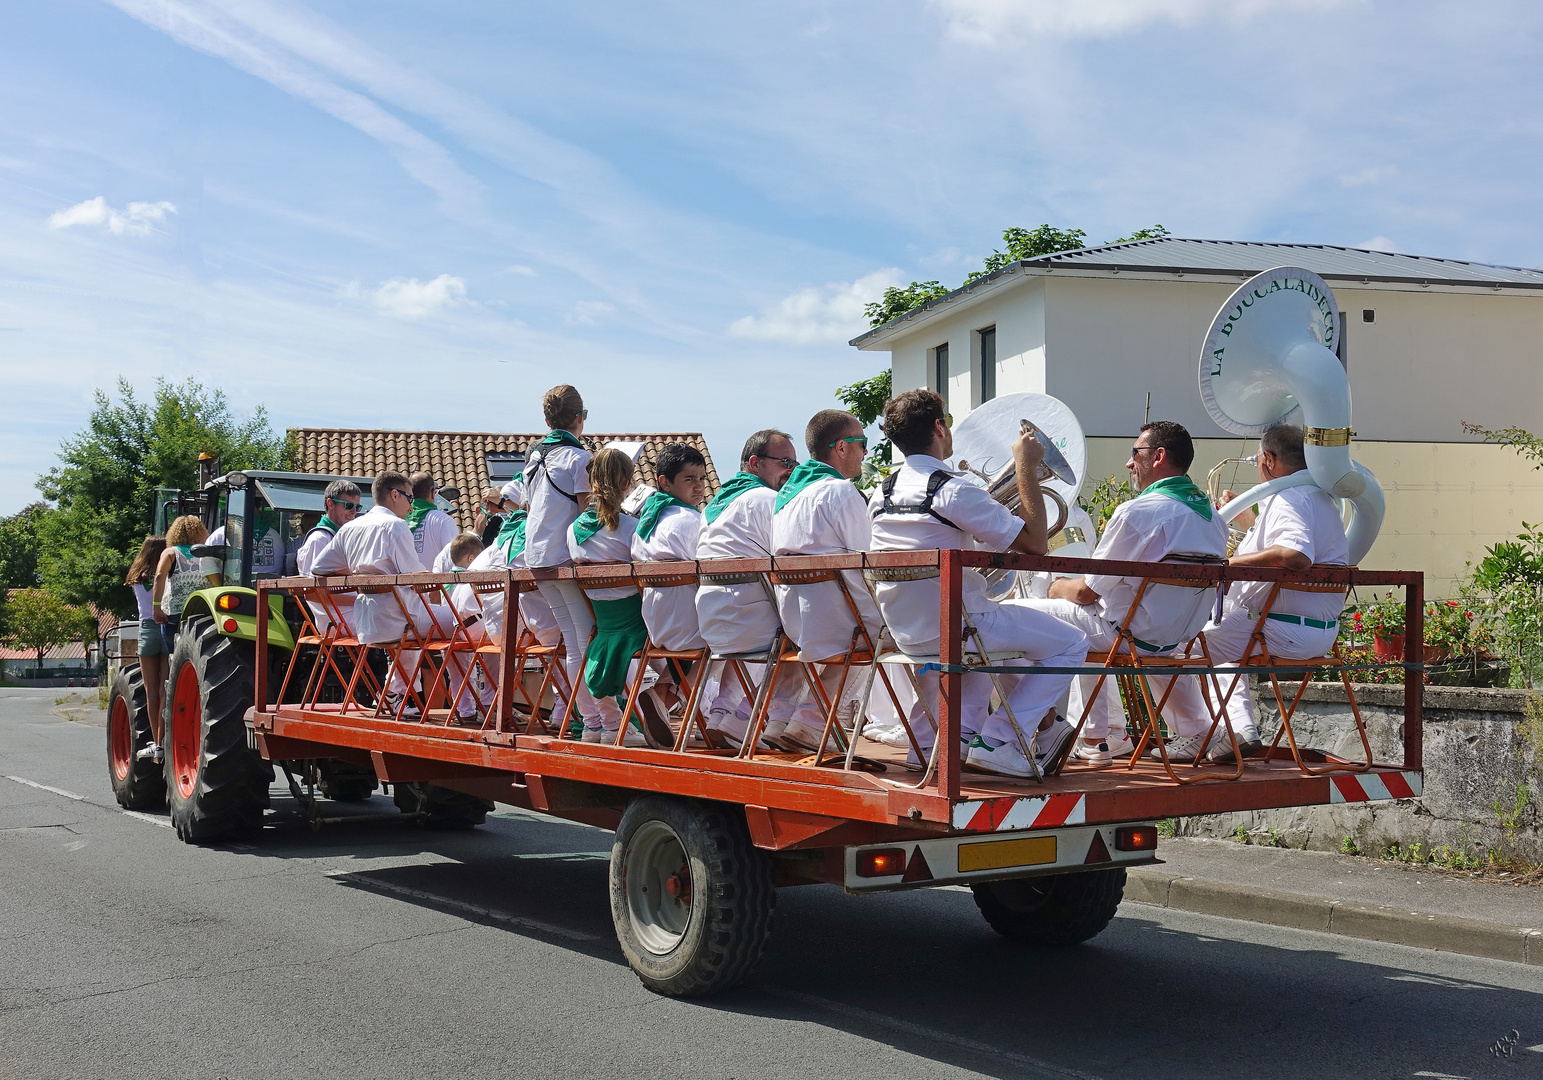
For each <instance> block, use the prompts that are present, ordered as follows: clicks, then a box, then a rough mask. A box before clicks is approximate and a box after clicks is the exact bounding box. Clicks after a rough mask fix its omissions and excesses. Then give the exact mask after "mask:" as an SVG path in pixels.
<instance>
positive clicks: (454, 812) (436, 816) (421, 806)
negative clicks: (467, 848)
mask: <svg viewBox="0 0 1543 1080" xmlns="http://www.w3.org/2000/svg"><path fill="white" fill-rule="evenodd" d="M391 799H392V801H393V802H395V803H396V808H397V809H398V810H400V811H402V813H404V814H427V815H428V816H427V817H426V818H419V819H418V823H419V824H420V825H426V826H427V827H428V828H431V829H470V828H474V827H475V826H478V825H481V824H482V823H483V822H484V821H486V820H487V816H488V811H489V810H492V809H493V804H492V803H491V802H489V801H488V800H487V799H479V798H477V796H475V795H468V794H466V793H465V792H464V791H452V790H451V789H450V788H443V787H439V786H438V785H436V784H422V783H411V784H392V785H391Z"/></svg>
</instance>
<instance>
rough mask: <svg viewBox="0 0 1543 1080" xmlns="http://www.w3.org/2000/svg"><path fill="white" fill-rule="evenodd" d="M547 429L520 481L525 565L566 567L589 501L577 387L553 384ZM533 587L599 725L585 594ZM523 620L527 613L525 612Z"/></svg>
mask: <svg viewBox="0 0 1543 1080" xmlns="http://www.w3.org/2000/svg"><path fill="white" fill-rule="evenodd" d="M541 411H542V415H543V416H544V417H545V419H546V423H547V426H548V427H549V428H551V430H550V431H549V432H547V436H546V438H544V439H542V440H541V442H540V443H538V444H536V445H535V446H534V447H532V448H531V450H530V452H529V453H528V454H527V456H526V462H527V464H526V466H525V471H524V473H523V474H522V477H521V479H522V480H523V482H524V484H525V492H526V497H527V498H528V499H529V500H530V510H529V514H528V516H527V517H526V519H525V565H526V566H528V567H531V568H533V569H541V568H545V567H550V566H568V565H570V564H571V563H572V562H573V557H572V555H570V553H569V551H568V526H570V525H572V524H573V523H574V522H575V521H576V520H578V516H579V514H580V513H582V512H583V510H584V509H585V507H587V506H588V505H589V472H588V467H589V460H590V458H591V457H593V456H594V455H593V454H591V453H590V451H589V450H588V449H587V448H586V447H585V446H584V443H583V442H582V441H581V437H582V436H583V434H584V421H585V420H586V419H587V418H588V416H589V410H588V409H586V408H584V399H583V398H582V397H581V396H580V395H579V392H578V390H577V389H575V388H574V387H572V386H568V385H566V384H564V385H562V386H554V387H553V388H552V389H550V390H548V391H547V392H546V396H545V397H544V398H543V399H542V401H541ZM537 591H538V592H539V593H540V594H541V597H542V599H544V600H545V601H546V602H547V606H548V607H549V608H550V609H551V613H552V617H553V619H554V620H555V621H556V622H557V629H558V634H559V636H560V638H561V640H562V643H563V669H564V670H565V672H566V673H567V676H568V685H569V686H571V687H572V688H573V701H574V705H575V706H576V708H577V709H578V711H579V712H580V713H582V714H583V717H584V723H585V725H586V726H587V727H594V728H599V727H600V714H599V713H598V712H597V711H596V705H595V699H594V697H593V696H592V695H591V694H590V692H589V689H588V688H587V687H586V686H585V685H584V649H585V647H586V646H587V645H588V643H589V636H590V634H591V632H593V630H594V628H595V619H594V616H593V615H591V614H590V611H589V605H587V604H586V603H585V602H584V594H583V593H582V592H580V591H579V587H578V586H577V585H575V584H574V583H573V582H572V581H542V582H539V583H538V585H537ZM527 618H529V614H528V613H527Z"/></svg>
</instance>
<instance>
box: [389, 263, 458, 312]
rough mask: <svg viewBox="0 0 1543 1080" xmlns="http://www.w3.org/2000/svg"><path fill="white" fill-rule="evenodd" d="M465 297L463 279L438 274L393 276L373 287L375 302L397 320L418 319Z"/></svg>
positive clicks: (456, 302) (456, 303)
mask: <svg viewBox="0 0 1543 1080" xmlns="http://www.w3.org/2000/svg"><path fill="white" fill-rule="evenodd" d="M465 299H466V279H465V278H458V277H451V276H450V275H449V274H440V275H439V277H437V278H434V279H433V280H432V281H419V280H418V279H417V278H392V279H391V280H390V281H385V282H382V283H381V286H380V288H378V289H376V290H375V304H376V306H377V307H379V308H380V310H381V311H382V312H383V313H384V314H386V315H391V316H393V317H395V318H398V319H421V318H423V317H424V316H425V315H433V314H434V313H435V312H437V311H440V310H442V309H443V308H447V307H455V306H456V305H458V304H460V303H461V302H462V301H463V300H465Z"/></svg>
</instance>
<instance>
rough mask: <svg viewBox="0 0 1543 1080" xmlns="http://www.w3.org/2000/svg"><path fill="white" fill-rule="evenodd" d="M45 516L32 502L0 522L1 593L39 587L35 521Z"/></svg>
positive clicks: (45, 508) (43, 509)
mask: <svg viewBox="0 0 1543 1080" xmlns="http://www.w3.org/2000/svg"><path fill="white" fill-rule="evenodd" d="M47 513H48V505H47V504H46V503H41V502H35V503H33V504H32V505H31V506H28V507H26V508H25V509H24V510H22V511H20V512H19V513H16V514H12V515H11V516H10V517H8V518H0V589H25V588H29V587H31V586H33V585H36V584H37V583H38V521H39V520H40V519H41V518H42V517H43V516H44V515H46V514H47Z"/></svg>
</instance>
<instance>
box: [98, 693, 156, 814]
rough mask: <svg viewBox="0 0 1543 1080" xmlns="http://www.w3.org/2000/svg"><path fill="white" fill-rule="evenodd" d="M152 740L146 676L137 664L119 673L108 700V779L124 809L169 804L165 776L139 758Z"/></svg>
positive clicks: (149, 808)
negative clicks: (146, 700) (146, 696)
mask: <svg viewBox="0 0 1543 1080" xmlns="http://www.w3.org/2000/svg"><path fill="white" fill-rule="evenodd" d="M152 741H154V740H153V736H152V733H151V729H150V710H149V708H148V707H147V706H146V704H145V680H144V674H143V672H141V671H140V669H139V666H138V665H137V664H136V665H134V666H133V667H126V668H124V669H123V670H122V671H120V672H118V677H117V678H116V679H114V680H113V686H112V691H111V693H110V695H109V697H108V699H107V779H108V781H109V782H110V783H111V784H112V789H113V797H114V798H116V799H117V800H118V805H119V806H121V807H123V808H124V809H125V810H159V809H160V808H161V807H163V806H165V805H166V776H165V773H164V772H163V771H162V769H161V766H160V765H159V764H158V763H156V762H154V761H141V760H139V758H138V757H137V756H136V755H137V754H138V753H139V752H140V751H141V750H143V749H144V748H145V747H147V746H149V745H150V744H151V742H152Z"/></svg>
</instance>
